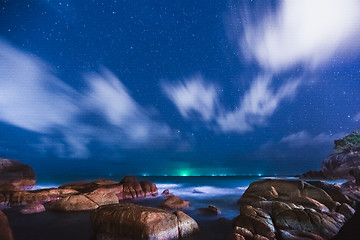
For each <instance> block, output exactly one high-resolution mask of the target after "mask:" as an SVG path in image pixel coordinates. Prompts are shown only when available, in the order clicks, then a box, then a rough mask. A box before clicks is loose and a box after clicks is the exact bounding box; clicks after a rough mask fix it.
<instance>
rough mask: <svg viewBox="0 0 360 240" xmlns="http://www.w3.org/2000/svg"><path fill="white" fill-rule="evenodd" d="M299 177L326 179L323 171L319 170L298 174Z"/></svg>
mask: <svg viewBox="0 0 360 240" xmlns="http://www.w3.org/2000/svg"><path fill="white" fill-rule="evenodd" d="M299 178H301V179H326V177H325V175H324V173H323V172H322V171H321V170H320V171H308V172H306V173H303V174H301V175H300V176H299Z"/></svg>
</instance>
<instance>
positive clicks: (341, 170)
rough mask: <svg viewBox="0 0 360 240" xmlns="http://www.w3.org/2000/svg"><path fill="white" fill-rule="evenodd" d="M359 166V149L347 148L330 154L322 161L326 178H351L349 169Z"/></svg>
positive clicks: (352, 169) (355, 168)
mask: <svg viewBox="0 0 360 240" xmlns="http://www.w3.org/2000/svg"><path fill="white" fill-rule="evenodd" d="M359 167H360V150H348V151H344V152H338V153H334V154H331V155H330V156H328V157H327V158H326V159H325V160H324V161H323V162H322V171H323V173H324V175H325V176H326V178H330V179H353V178H354V176H353V175H352V174H351V171H354V170H358V169H359Z"/></svg>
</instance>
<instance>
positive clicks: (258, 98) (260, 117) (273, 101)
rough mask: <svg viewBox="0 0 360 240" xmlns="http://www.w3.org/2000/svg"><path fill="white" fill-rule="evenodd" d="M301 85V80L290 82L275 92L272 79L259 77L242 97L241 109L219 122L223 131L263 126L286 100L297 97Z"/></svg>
mask: <svg viewBox="0 0 360 240" xmlns="http://www.w3.org/2000/svg"><path fill="white" fill-rule="evenodd" d="M299 84H300V81H299V80H290V81H288V82H285V83H284V84H283V85H282V86H281V87H279V88H278V89H276V90H275V89H273V87H271V77H269V76H261V77H258V78H257V79H256V80H255V81H254V82H253V83H252V85H251V87H250V89H249V90H248V91H247V92H246V93H245V94H244V96H243V97H242V99H241V101H240V107H239V108H238V109H236V110H234V111H229V112H224V113H223V114H222V115H221V116H219V117H218V119H217V122H218V124H219V126H220V127H221V129H222V130H223V131H225V132H231V131H233V132H239V133H242V132H247V131H250V130H252V129H253V127H255V126H260V125H263V124H265V123H266V120H267V119H268V118H269V117H270V116H272V115H273V114H274V112H275V111H276V110H277V109H278V107H279V106H280V104H281V103H282V102H283V101H284V100H286V99H291V98H293V97H294V96H295V94H296V91H297V89H298V87H299Z"/></svg>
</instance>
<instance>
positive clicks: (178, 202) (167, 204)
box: [160, 195, 190, 209]
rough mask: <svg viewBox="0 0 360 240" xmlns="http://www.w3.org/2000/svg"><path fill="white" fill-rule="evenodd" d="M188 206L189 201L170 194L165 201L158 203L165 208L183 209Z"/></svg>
mask: <svg viewBox="0 0 360 240" xmlns="http://www.w3.org/2000/svg"><path fill="white" fill-rule="evenodd" d="M189 206H190V202H189V201H185V200H184V199H182V198H179V197H176V196H174V195H170V196H169V197H168V198H166V199H165V201H164V202H163V203H162V204H161V205H160V207H161V208H165V209H184V208H188V207H189Z"/></svg>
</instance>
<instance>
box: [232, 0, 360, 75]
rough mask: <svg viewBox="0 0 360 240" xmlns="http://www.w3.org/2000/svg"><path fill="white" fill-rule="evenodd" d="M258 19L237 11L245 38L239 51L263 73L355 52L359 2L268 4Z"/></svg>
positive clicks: (314, 64) (305, 0) (359, 30)
mask: <svg viewBox="0 0 360 240" xmlns="http://www.w3.org/2000/svg"><path fill="white" fill-rule="evenodd" d="M267 10H268V11H265V14H263V15H264V16H263V17H262V18H260V20H259V18H258V17H257V18H252V16H251V11H247V10H246V8H241V10H240V11H242V12H240V13H236V14H239V15H242V16H243V17H242V18H243V19H242V21H241V22H235V24H241V25H242V29H243V30H244V35H242V36H240V37H239V45H240V49H242V53H243V54H244V56H245V57H246V58H247V59H249V60H250V59H254V60H255V61H256V62H257V63H258V64H260V65H261V66H262V68H264V69H266V70H267V71H272V72H281V71H283V70H288V69H289V68H291V67H294V66H296V65H298V64H300V65H302V66H305V68H308V69H314V68H316V67H317V66H319V65H321V64H323V63H326V62H327V61H329V60H331V57H333V56H334V55H335V54H342V53H347V54H349V53H350V51H351V52H352V53H353V52H354V51H358V50H359V47H360V45H359V43H358V39H359V37H360V2H359V1H358V0H347V1H342V0H301V1H280V4H279V6H278V7H277V9H275V10H274V8H272V7H271V6H270V4H269V6H268V9H267ZM243 11H244V12H243Z"/></svg>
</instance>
